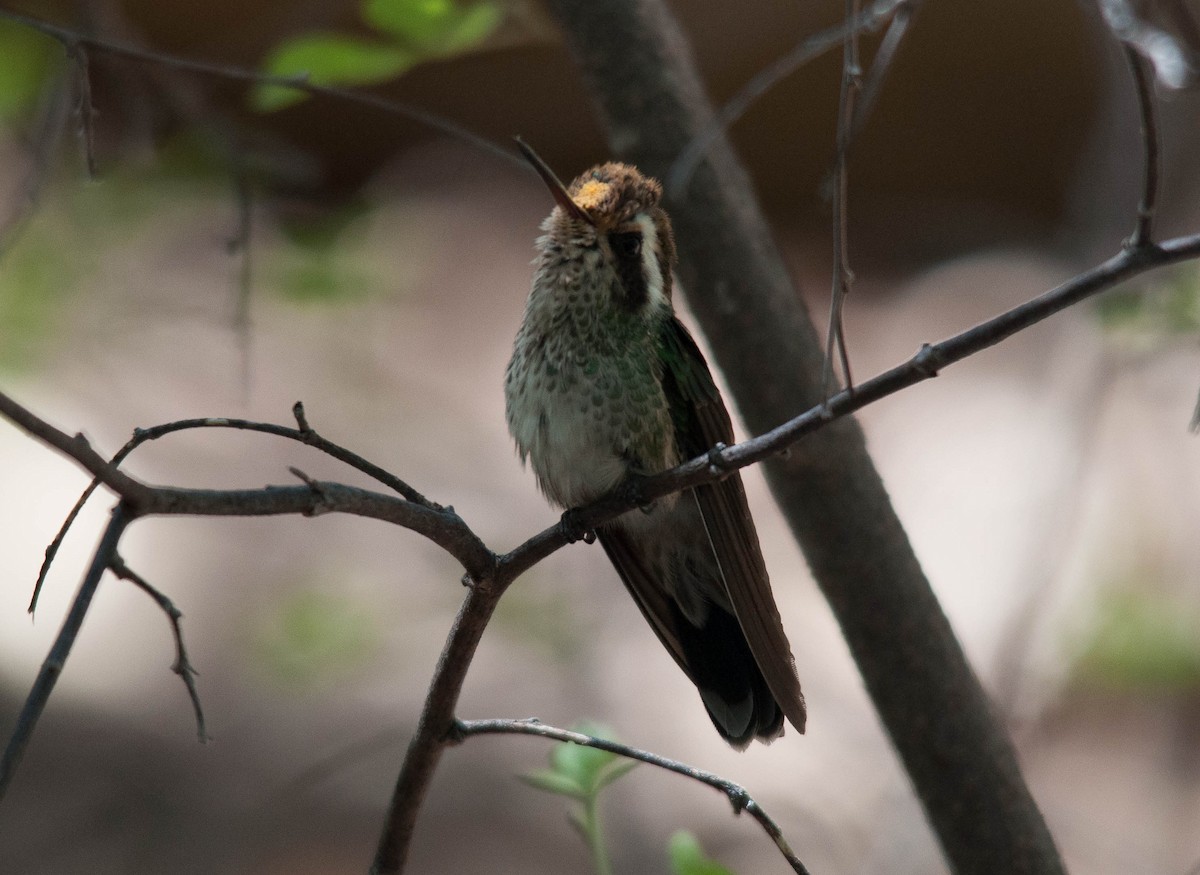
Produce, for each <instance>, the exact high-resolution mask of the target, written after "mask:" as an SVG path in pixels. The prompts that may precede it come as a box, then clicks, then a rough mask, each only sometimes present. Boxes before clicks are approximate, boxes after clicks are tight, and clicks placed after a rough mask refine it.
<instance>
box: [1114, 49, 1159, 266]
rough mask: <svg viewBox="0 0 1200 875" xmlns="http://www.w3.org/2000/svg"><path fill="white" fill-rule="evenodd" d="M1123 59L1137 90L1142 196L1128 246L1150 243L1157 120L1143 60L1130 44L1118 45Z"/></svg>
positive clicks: (1155, 194)
mask: <svg viewBox="0 0 1200 875" xmlns="http://www.w3.org/2000/svg"><path fill="white" fill-rule="evenodd" d="M1121 48H1122V49H1123V50H1124V52H1125V59H1126V60H1127V61H1128V62H1129V70H1130V72H1131V73H1132V74H1133V84H1134V87H1135V88H1136V89H1137V102H1138V116H1139V118H1140V120H1141V131H1142V196H1141V199H1140V200H1139V201H1138V214H1137V223H1136V224H1135V226H1134V231H1133V236H1132V237H1131V238H1130V239H1129V245H1130V246H1134V247H1139V246H1151V245H1153V243H1154V213H1155V210H1156V207H1157V203H1158V119H1157V114H1156V113H1155V103H1154V85H1153V83H1152V82H1151V80H1150V75H1149V73H1148V71H1147V69H1146V67H1147V61H1146V60H1145V58H1143V57H1142V56H1141V55H1139V54H1138V51H1137V49H1136V48H1135V47H1134V46H1133V45H1131V44H1130V43H1122V44H1121Z"/></svg>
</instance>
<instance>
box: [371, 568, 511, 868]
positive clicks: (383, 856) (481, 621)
mask: <svg viewBox="0 0 1200 875" xmlns="http://www.w3.org/2000/svg"><path fill="white" fill-rule="evenodd" d="M512 579H513V578H512V576H508V577H506V578H500V577H496V578H493V579H480V578H474V579H473V580H472V581H471V583H470V584H469V589H468V591H467V597H466V599H465V600H464V601H463V603H462V607H461V608H459V611H458V616H457V617H455V619H454V626H453V627H452V628H451V630H450V636H449V638H448V639H447V640H446V646H445V647H444V648H442V655H441V658H440V659H438V664H437V669H436V670H435V672H434V676H433V681H432V683H430V685H429V692H428V693H427V694H426V696H425V706H424V707H423V708H422V709H421V719H420V722H419V723H418V724H417V731H416V733H415V734H414V735H413V739H412V741H411V742H410V743H409V745H408V752H407V753H406V754H405V756H404V765H403V766H402V767H401V769H400V776H399V777H398V778H397V779H396V786H395V789H394V790H393V791H392V800H391V803H390V804H389V806H388V813H387V818H386V820H385V821H384V827H383V833H382V835H381V836H380V839H379V847H378V849H377V850H376V852H375V861H374V863H373V865H372V866H371V873H372V875H394V873H397V872H403V871H404V864H405V861H406V860H407V859H408V850H409V847H410V845H411V843H412V837H413V832H414V830H415V829H416V824H417V815H418V813H419V812H420V810H421V804H422V803H423V802H424V801H425V794H426V792H427V791H428V790H429V783H430V781H431V780H432V779H433V772H434V770H435V769H436V768H437V764H438V762H439V761H440V760H441V758H442V752H443V751H444V750H445V747H446V744H447V742H448V739H449V737H450V734H451V730H452V728H453V726H454V709H455V708H456V707H457V705H458V697H459V694H460V693H461V692H462V685H463V681H464V679H465V678H466V676H467V669H468V668H470V666H471V660H473V659H474V658H475V650H476V648H477V647H478V646H479V640H480V638H482V637H483V630H484V629H485V628H486V627H487V624H488V620H489V619H490V618H491V616H492V612H493V611H494V610H495V609H496V603H497V602H498V601H499V600H500V596H502V595H503V594H504V591H505V589H506V588H507V586H508V583H509V582H511V581H512Z"/></svg>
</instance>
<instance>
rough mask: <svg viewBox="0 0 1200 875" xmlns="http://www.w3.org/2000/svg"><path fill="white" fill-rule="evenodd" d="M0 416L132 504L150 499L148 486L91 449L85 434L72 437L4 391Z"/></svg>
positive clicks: (0, 398)
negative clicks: (51, 448) (56, 451)
mask: <svg viewBox="0 0 1200 875" xmlns="http://www.w3.org/2000/svg"><path fill="white" fill-rule="evenodd" d="M0 416H3V417H5V418H6V419H8V420H9V421H10V422H12V423H13V424H15V425H16V426H18V427H19V428H21V429H22V430H23V431H25V432H27V433H29V434H30V435H32V436H33V437H35V438H37V439H38V440H40V441H41V442H42V443H45V444H48V445H50V446H51V447H53V448H54V449H56V450H58V451H59V452H60V453H62V454H63V455H64V456H67V457H69V458H71V459H74V460H75V461H76V462H77V463H79V465H80V466H81V467H83V468H84V470H86V471H88V472H89V473H90V474H92V475H93V476H94V477H95V478H96V479H97V480H99V481H100V482H101V483H103V484H104V485H105V486H108V487H109V488H110V489H112V490H113V491H114V492H116V493H117V494H118V495H120V496H122V497H123V498H125V499H126V500H127V501H128V502H130V503H131V504H132V505H139V504H141V503H143V502H145V501H146V500H148V498H149V496H150V492H151V490H150V489H149V487H147V486H145V485H144V484H142V483H139V482H138V481H136V480H134V479H133V478H132V477H129V476H127V475H126V474H124V473H123V472H121V471H118V470H117V469H116V467H115V466H113V465H111V464H109V462H108V461H106V460H105V459H104V458H103V457H101V456H100V454H99V453H97V452H96V451H95V450H93V449H92V447H91V444H89V443H88V440H87V438H85V437H84V436H83V435H82V434H77V435H75V436H74V437H71V436H69V435H68V434H66V433H65V432H62V431H59V430H58V429H57V428H55V427H54V426H52V425H51V424H50V423H48V422H46V421H45V420H44V419H41V418H40V417H38V416H36V415H34V414H33V413H31V412H30V411H29V410H27V409H26V408H24V407H22V406H21V405H20V404H18V403H17V402H15V401H14V400H13V399H12V398H10V397H9V396H8V395H6V394H4V393H3V392H0Z"/></svg>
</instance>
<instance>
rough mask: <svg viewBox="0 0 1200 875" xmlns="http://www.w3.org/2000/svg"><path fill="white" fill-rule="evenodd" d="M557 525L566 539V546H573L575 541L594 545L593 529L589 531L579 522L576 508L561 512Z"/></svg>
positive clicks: (594, 535) (594, 533)
mask: <svg viewBox="0 0 1200 875" xmlns="http://www.w3.org/2000/svg"><path fill="white" fill-rule="evenodd" d="M559 525H560V526H561V527H562V531H563V534H564V535H566V537H567V543H568V544H574V543H575V542H576V541H583V543H585V544H594V543H596V531H595V529H589V528H588V527H587V526H585V525H583V524H582V523H581V522H580V521H579V511H578V510H577V509H576V508H571V509H570V510H566V511H563V515H562V519H561V520H560V521H559Z"/></svg>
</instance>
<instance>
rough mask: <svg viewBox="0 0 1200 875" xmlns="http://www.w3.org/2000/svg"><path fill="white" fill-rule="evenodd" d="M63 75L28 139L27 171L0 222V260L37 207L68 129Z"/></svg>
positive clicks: (49, 90) (46, 97)
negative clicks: (10, 209) (13, 201)
mask: <svg viewBox="0 0 1200 875" xmlns="http://www.w3.org/2000/svg"><path fill="white" fill-rule="evenodd" d="M69 90H70V89H69V86H68V83H67V78H66V76H63V75H57V76H55V77H54V80H53V81H52V82H51V83H50V85H49V86H48V88H47V89H46V93H45V95H44V96H43V98H42V101H41V102H42V104H43V105H42V106H41V107H40V109H39V111H38V113H37V119H36V121H35V123H34V132H33V135H32V137H31V138H30V145H29V155H30V168H29V171H28V173H27V174H26V177H25V179H24V181H23V182H22V184H21V191H20V197H19V198H17V199H16V203H15V204H14V205H13V209H12V212H10V213H9V215H7V216H5V217H4V219H3V221H0V260H2V259H3V258H4V256H5V255H7V254H8V253H9V251H11V249H12V248H13V245H14V244H15V243H16V241H17V238H18V237H19V236H20V235H21V232H22V231H23V230H24V229H25V227H26V225H27V224H28V220H29V217H30V216H31V215H32V214H33V212H34V209H35V208H36V207H37V204H38V200H39V198H40V197H41V193H42V187H43V186H44V185H45V183H46V179H47V178H48V177H49V176H50V170H51V167H52V159H53V156H54V155H55V154H56V153H57V152H58V143H59V140H60V139H61V138H62V134H63V131H64V130H66V127H67V117H68V115H69V112H68V106H69V103H70V101H69V99H68V94H67V92H68V91H69Z"/></svg>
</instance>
